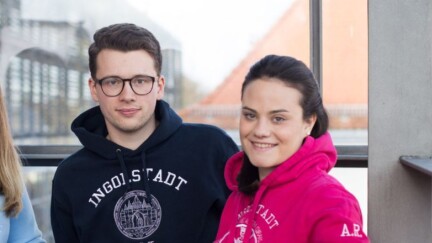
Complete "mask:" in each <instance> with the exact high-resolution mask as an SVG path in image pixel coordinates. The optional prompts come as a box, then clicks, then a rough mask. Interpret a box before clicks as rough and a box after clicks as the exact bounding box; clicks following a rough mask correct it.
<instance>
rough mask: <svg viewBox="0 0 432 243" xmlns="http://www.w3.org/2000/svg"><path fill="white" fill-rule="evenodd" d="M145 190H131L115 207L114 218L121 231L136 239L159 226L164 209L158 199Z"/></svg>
mask: <svg viewBox="0 0 432 243" xmlns="http://www.w3.org/2000/svg"><path fill="white" fill-rule="evenodd" d="M149 196H150V199H151V200H150V203H147V202H146V201H145V198H146V197H147V195H146V193H145V191H130V192H128V193H126V194H125V195H123V197H121V198H120V199H119V200H118V201H117V204H116V206H115V208H114V220H115V222H116V225H117V227H118V229H119V230H120V232H122V233H123V234H124V235H125V236H127V237H128V238H130V239H134V240H141V239H144V238H146V237H148V236H150V235H151V234H153V232H155V231H156V230H157V228H158V227H159V224H160V221H161V218H162V210H161V207H160V204H159V202H158V200H157V199H156V198H155V197H154V196H153V195H149Z"/></svg>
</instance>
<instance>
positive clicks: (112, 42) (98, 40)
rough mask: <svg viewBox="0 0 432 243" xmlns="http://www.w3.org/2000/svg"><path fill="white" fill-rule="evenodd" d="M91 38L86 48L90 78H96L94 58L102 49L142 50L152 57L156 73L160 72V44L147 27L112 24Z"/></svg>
mask: <svg viewBox="0 0 432 243" xmlns="http://www.w3.org/2000/svg"><path fill="white" fill-rule="evenodd" d="M93 39H94V42H93V43H92V44H91V45H90V47H89V50H88V54H89V69H90V75H91V76H92V78H94V79H96V71H97V63H96V58H97V55H98V54H99V52H101V51H102V50H103V49H113V50H119V51H125V52H126V51H136V50H144V51H146V52H148V54H150V56H151V57H152V58H153V60H154V65H155V69H156V72H157V74H158V75H159V74H160V73H161V69H162V53H161V49H160V44H159V41H158V40H157V39H156V38H155V37H154V35H153V34H152V33H151V32H150V31H148V30H147V29H145V28H142V27H139V26H137V25H134V24H129V23H121V24H113V25H110V26H107V27H103V28H101V29H100V30H98V31H97V32H96V33H95V34H94V36H93Z"/></svg>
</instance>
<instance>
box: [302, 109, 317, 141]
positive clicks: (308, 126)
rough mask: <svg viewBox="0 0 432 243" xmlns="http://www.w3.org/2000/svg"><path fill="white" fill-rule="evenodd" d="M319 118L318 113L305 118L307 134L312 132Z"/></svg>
mask: <svg viewBox="0 0 432 243" xmlns="http://www.w3.org/2000/svg"><path fill="white" fill-rule="evenodd" d="M316 120H317V115H316V114H313V115H312V116H310V117H309V118H307V119H306V120H305V130H306V135H308V136H309V135H310V134H311V132H312V129H313V127H314V126H315V123H316Z"/></svg>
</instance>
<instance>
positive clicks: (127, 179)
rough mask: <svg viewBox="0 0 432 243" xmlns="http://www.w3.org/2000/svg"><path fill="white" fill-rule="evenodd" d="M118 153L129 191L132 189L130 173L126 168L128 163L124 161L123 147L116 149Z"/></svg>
mask: <svg viewBox="0 0 432 243" xmlns="http://www.w3.org/2000/svg"><path fill="white" fill-rule="evenodd" d="M116 154H117V158H118V160H119V161H120V165H121V168H122V171H123V174H124V177H125V180H126V183H127V191H126V192H129V191H130V190H131V181H130V180H129V173H128V171H127V169H126V164H125V162H124V159H123V155H122V153H121V149H116Z"/></svg>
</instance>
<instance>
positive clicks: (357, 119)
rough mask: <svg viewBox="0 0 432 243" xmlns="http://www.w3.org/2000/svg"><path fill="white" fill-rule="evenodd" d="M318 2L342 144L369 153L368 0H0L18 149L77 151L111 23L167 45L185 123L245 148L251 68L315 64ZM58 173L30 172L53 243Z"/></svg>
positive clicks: (173, 91)
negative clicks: (278, 60)
mask: <svg viewBox="0 0 432 243" xmlns="http://www.w3.org/2000/svg"><path fill="white" fill-rule="evenodd" d="M108 1H109V3H108ZM311 2H314V4H320V5H319V6H320V7H321V10H322V18H321V23H322V33H321V34H322V43H321V48H322V49H321V53H322V59H321V61H322V63H321V62H319V63H320V64H321V70H322V80H320V81H322V83H323V88H322V89H323V97H324V101H325V106H326V108H327V109H328V111H329V114H330V118H331V124H332V127H331V133H332V135H333V137H334V138H335V143H336V144H340V145H358V144H361V145H366V141H367V132H366V131H367V130H366V129H367V105H366V104H367V1H362V0H352V1H349V2H348V1H344V0H328V1H312V0H237V1H230V0H218V1H200V0H183V1H176V0H158V1H154V0H152V1H150V0H128V1H124V0H92V1H85V0H74V1H71V0H39V1H33V0H1V5H0V14H1V15H0V18H1V22H0V25H1V26H0V28H1V32H0V35H1V36H0V38H1V43H2V48H1V49H0V51H1V53H0V63H1V64H2V65H1V66H0V75H1V78H0V85H1V87H2V90H3V91H4V92H5V96H6V99H7V101H6V103H7V105H8V111H9V116H10V122H11V127H12V130H13V134H14V139H15V142H16V144H17V145H47V146H57V145H78V144H79V141H78V140H77V139H76V138H75V136H74V135H73V134H72V133H71V131H70V123H71V122H72V120H73V119H74V118H75V117H76V116H77V115H78V114H80V113H81V112H82V111H84V110H86V109H88V108H90V107H92V106H94V105H96V104H95V103H94V102H93V101H92V99H91V96H90V93H89V90H88V87H87V80H88V78H89V72H88V57H87V49H88V46H89V45H90V43H91V42H92V35H93V33H94V32H95V31H96V30H97V29H99V28H101V27H103V26H106V25H109V24H112V23H117V22H133V23H136V24H137V25H140V26H143V27H146V28H148V29H149V30H150V31H152V32H153V33H154V34H155V36H156V37H157V38H158V39H159V41H160V43H161V47H162V49H163V67H162V73H163V75H164V76H165V77H166V90H165V93H166V95H165V100H167V101H168V102H169V103H170V104H171V106H172V107H174V108H175V109H176V111H177V112H178V113H179V114H180V115H181V116H182V118H183V119H184V121H186V122H202V123H210V124H214V125H217V126H219V127H221V128H223V129H225V130H226V131H227V132H228V133H229V134H230V135H231V136H232V137H233V138H234V140H236V141H237V142H238V143H239V140H238V131H237V130H238V119H239V111H240V109H239V108H240V88H241V83H242V81H243V78H244V76H245V74H246V72H247V71H248V68H249V67H250V65H252V64H253V63H254V62H255V61H257V60H258V59H260V58H261V57H263V56H264V55H266V54H281V55H290V56H294V57H296V58H298V59H300V60H302V61H304V62H305V63H306V64H309V65H311V64H310V63H311V58H310V56H311V44H313V43H311V41H310V39H311V34H310V33H311V32H310V15H309V13H310V12H309V11H310V8H311V5H310V3H311ZM107 13H110V14H109V16H110V18H106V16H107V15H106V14H107ZM320 77H321V76H320ZM353 91H355V92H353ZM359 91H360V92H359ZM348 138H349V139H348ZM364 170H366V169H364ZM54 171H55V167H26V168H25V175H26V183H27V186H28V188H29V191H30V194H31V197H32V201H33V204H34V208H35V212H36V214H37V216H38V223H39V226H40V227H41V229H42V230H43V233H44V237H45V238H46V239H47V240H48V241H49V242H53V239H52V235H50V223H49V222H50V221H49V208H47V205H49V201H50V192H51V190H50V186H51V179H52V176H53V173H54ZM354 173H355V172H354ZM362 173H363V172H362ZM336 174H337V173H336ZM362 178H363V179H364V180H366V178H365V176H363V177H362ZM362 185H363V184H362ZM362 188H363V189H364V187H363V186H362ZM363 200H365V199H363ZM363 202H364V201H363Z"/></svg>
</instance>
